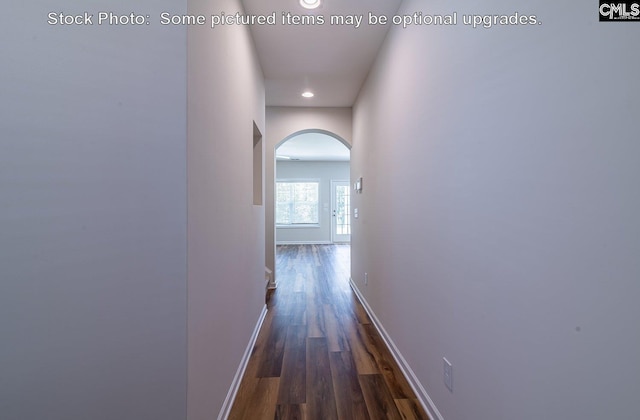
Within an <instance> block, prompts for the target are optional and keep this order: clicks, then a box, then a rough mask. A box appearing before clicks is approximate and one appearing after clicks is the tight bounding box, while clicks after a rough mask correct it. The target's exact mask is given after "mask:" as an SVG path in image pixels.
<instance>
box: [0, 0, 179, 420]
mask: <svg viewBox="0 0 640 420" xmlns="http://www.w3.org/2000/svg"><path fill="white" fill-rule="evenodd" d="M134 9H135V10H136V11H138V12H139V13H147V14H150V15H151V16H156V15H158V14H159V13H160V12H161V11H162V10H169V11H173V12H176V13H184V12H185V11H186V2H184V1H168V0H165V1H156V0H153V1H151V0H141V1H138V2H136V5H135V7H134ZM52 10H55V11H64V12H68V13H72V12H74V13H75V12H77V13H82V12H83V11H89V12H90V13H97V12H98V11H100V10H112V11H114V12H116V13H131V11H132V6H128V5H117V4H114V2H111V1H94V2H91V4H90V5H88V4H84V3H79V2H77V1H71V0H58V1H56V3H55V5H52V4H51V2H47V1H30V2H5V4H3V10H2V13H3V24H2V25H0V39H2V42H0V55H1V56H2V65H0V133H1V134H0V418H2V419H3V420H26V419H51V420H56V419H59V420H63V419H64V420H69V419H72V420H76V419H78V420H79V419H92V420H100V419H104V420H112V419H116V418H117V419H166V420H176V419H184V418H185V410H186V159H185V154H186V146H185V145H186V95H185V90H186V77H187V74H186V65H185V63H186V30H185V29H184V28H163V27H160V25H158V24H156V22H155V20H153V21H151V24H150V25H145V26H144V27H138V28H135V27H118V28H115V27H111V28H110V27H104V26H103V27H98V26H97V25H94V26H92V27H56V26H49V25H47V23H46V22H47V14H48V13H49V12H50V11H52Z"/></svg>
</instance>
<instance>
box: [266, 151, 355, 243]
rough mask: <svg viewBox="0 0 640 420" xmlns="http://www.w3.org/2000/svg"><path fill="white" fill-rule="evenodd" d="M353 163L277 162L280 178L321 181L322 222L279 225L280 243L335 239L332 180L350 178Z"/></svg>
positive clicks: (315, 241)
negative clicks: (293, 225)
mask: <svg viewBox="0 0 640 420" xmlns="http://www.w3.org/2000/svg"><path fill="white" fill-rule="evenodd" d="M349 166H350V164H349V162H311V161H300V162H287V161H277V162H276V181H278V180H280V179H317V180H319V181H320V197H319V199H320V202H319V210H320V213H319V218H320V223H319V225H320V226H319V227H310V228H300V227H284V228H282V227H281V228H276V243H277V244H293V243H315V244H322V243H325V244H326V243H331V217H332V215H331V181H349Z"/></svg>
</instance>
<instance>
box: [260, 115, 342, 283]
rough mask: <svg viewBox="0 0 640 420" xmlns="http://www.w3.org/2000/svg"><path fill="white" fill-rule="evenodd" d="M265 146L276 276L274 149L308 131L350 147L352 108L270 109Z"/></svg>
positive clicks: (270, 258)
mask: <svg viewBox="0 0 640 420" xmlns="http://www.w3.org/2000/svg"><path fill="white" fill-rule="evenodd" d="M266 124H267V133H266V135H265V138H266V146H265V166H264V167H265V201H264V203H265V225H266V238H265V239H266V244H265V265H266V267H267V268H269V269H270V270H271V271H272V272H273V273H274V275H277V273H276V272H275V262H276V260H275V257H276V248H275V244H276V239H275V204H274V197H275V196H274V194H275V160H276V157H275V149H276V146H278V145H279V144H280V143H281V142H282V141H283V140H285V139H287V138H289V137H291V136H292V135H293V134H296V133H299V132H301V131H305V130H307V131H308V130H320V131H324V132H328V133H333V134H334V135H336V136H339V137H340V138H341V139H342V140H344V141H345V142H347V143H348V144H349V145H350V144H351V133H352V119H351V108H312V107H308V108H306V107H301V108H295V107H273V106H270V107H267V111H266ZM275 281H277V279H276V280H275Z"/></svg>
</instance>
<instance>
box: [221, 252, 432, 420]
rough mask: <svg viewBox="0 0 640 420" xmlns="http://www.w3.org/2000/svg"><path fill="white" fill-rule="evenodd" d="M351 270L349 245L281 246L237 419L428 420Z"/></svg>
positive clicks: (236, 409) (238, 402)
mask: <svg viewBox="0 0 640 420" xmlns="http://www.w3.org/2000/svg"><path fill="white" fill-rule="evenodd" d="M349 267H350V249H349V245H295V246H294V245H286V246H278V249H277V261H276V273H277V277H278V289H277V290H276V291H275V292H274V293H273V294H272V295H271V296H270V297H269V298H268V302H267V304H268V308H269V311H268V312H267V316H266V318H265V321H264V324H263V326H262V329H261V331H260V333H259V336H258V339H257V341H256V345H255V347H254V349H253V352H252V354H251V358H250V359H249V363H248V366H247V370H246V372H245V375H244V377H243V379H242V383H241V384H240V388H239V390H238V394H237V396H236V400H235V402H234V405H233V407H232V409H231V413H230V416H229V418H230V419H251V420H258V419H269V420H273V419H308V420H329V419H340V420H346V419H428V416H427V415H426V413H425V412H424V410H423V409H422V407H421V406H420V405H419V403H418V401H417V400H416V397H415V394H414V393H413V391H412V389H411V387H410V386H409V384H408V382H407V381H406V379H405V378H404V377H403V375H402V373H401V372H400V370H399V368H398V366H397V365H396V363H395V361H394V359H393V357H392V356H391V353H390V352H389V350H388V349H387V348H386V346H385V345H384V342H383V341H382V338H381V337H380V336H379V334H378V332H377V330H376V329H375V327H374V326H373V324H372V323H371V320H370V319H369V317H368V316H367V313H366V312H365V310H364V308H363V307H362V305H361V304H360V302H359V301H358V299H357V298H356V296H355V294H354V293H353V291H352V290H351V288H350V286H349V271H350V268H349Z"/></svg>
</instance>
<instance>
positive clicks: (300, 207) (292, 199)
mask: <svg viewBox="0 0 640 420" xmlns="http://www.w3.org/2000/svg"><path fill="white" fill-rule="evenodd" d="M318 191H319V183H318V182H278V183H277V184H276V223H277V224H281V225H287V224H315V223H318V222H319V218H318Z"/></svg>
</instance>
